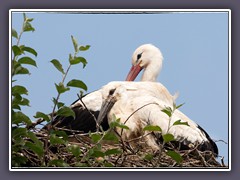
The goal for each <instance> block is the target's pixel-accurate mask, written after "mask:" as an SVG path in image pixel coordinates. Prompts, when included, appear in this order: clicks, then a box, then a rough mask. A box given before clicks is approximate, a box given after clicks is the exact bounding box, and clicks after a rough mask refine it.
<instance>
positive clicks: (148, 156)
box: [143, 154, 153, 161]
mask: <svg viewBox="0 0 240 180" xmlns="http://www.w3.org/2000/svg"><path fill="white" fill-rule="evenodd" d="M143 159H145V160H147V161H151V160H152V159H153V155H152V154H146V155H145V156H144V158H143Z"/></svg>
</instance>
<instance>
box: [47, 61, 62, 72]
mask: <svg viewBox="0 0 240 180" xmlns="http://www.w3.org/2000/svg"><path fill="white" fill-rule="evenodd" d="M50 62H51V63H52V64H53V65H54V66H55V68H57V70H59V71H60V72H61V73H62V74H65V73H64V70H63V67H62V64H61V63H60V62H59V61H58V60H57V59H53V60H51V61H50Z"/></svg>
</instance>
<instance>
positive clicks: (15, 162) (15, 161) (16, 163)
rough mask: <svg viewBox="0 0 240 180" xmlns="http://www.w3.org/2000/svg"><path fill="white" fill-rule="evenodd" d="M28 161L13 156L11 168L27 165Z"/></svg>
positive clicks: (23, 157)
mask: <svg viewBox="0 0 240 180" xmlns="http://www.w3.org/2000/svg"><path fill="white" fill-rule="evenodd" d="M27 161H28V159H27V158H26V157H25V156H20V155H13V156H12V161H11V163H12V166H13V167H21V166H22V165H25V164H26V163H27Z"/></svg>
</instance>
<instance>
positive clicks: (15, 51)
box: [12, 45, 22, 56]
mask: <svg viewBox="0 0 240 180" xmlns="http://www.w3.org/2000/svg"><path fill="white" fill-rule="evenodd" d="M12 51H13V54H14V56H19V55H21V54H22V50H21V48H19V47H18V46H17V45H14V46H12Z"/></svg>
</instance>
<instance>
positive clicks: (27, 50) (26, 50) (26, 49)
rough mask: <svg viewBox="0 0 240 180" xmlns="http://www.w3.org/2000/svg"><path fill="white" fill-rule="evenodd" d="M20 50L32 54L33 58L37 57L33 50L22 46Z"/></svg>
mask: <svg viewBox="0 0 240 180" xmlns="http://www.w3.org/2000/svg"><path fill="white" fill-rule="evenodd" d="M20 48H21V50H22V51H25V52H29V53H31V54H33V55H34V56H35V57H37V52H36V51H35V50H34V49H33V48H31V47H27V46H24V45H22V46H20Z"/></svg>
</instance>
